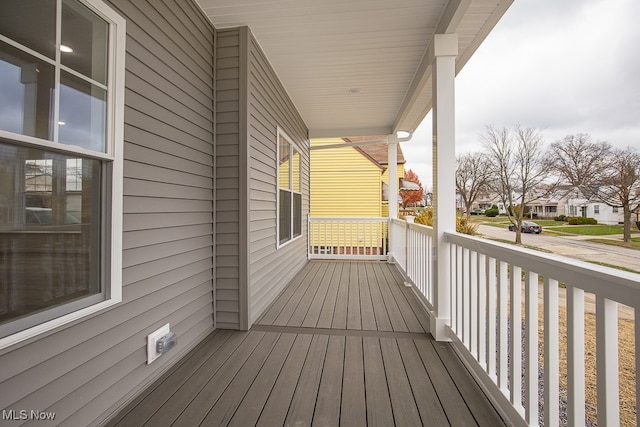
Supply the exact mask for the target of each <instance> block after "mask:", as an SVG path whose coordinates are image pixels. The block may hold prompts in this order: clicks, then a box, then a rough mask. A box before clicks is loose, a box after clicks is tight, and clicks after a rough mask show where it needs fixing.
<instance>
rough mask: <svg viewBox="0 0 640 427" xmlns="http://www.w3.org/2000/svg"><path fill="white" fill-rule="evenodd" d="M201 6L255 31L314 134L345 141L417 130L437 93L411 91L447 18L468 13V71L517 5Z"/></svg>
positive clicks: (288, 1)
mask: <svg viewBox="0 0 640 427" xmlns="http://www.w3.org/2000/svg"><path fill="white" fill-rule="evenodd" d="M197 1H198V4H199V5H200V7H201V8H202V9H203V10H204V12H205V13H206V14H207V16H209V18H210V19H211V21H212V22H213V25H214V26H215V27H216V28H219V29H222V28H230V27H238V26H244V25H247V26H249V27H250V28H251V31H252V33H253V34H254V36H255V38H256V40H257V41H258V43H259V44H260V46H261V47H262V49H263V50H264V52H265V54H266V56H267V57H268V59H269V61H270V62H271V65H272V66H273V68H274V69H275V70H276V73H277V75H278V77H279V78H280V80H281V81H282V83H283V84H284V86H285V88H286V90H287V92H288V93H289V96H290V97H291V98H292V100H293V102H294V103H295V105H296V107H297V108H298V110H299V111H300V114H301V115H302V117H303V118H304V120H305V122H306V124H307V126H308V127H309V129H310V133H311V135H312V136H326V137H342V136H357V135H361V134H379V133H381V132H382V133H391V132H393V131H395V130H397V129H394V127H396V128H402V129H403V130H409V131H412V130H414V129H415V127H416V126H417V125H418V124H419V123H420V121H421V120H422V118H424V116H425V115H426V113H427V112H428V111H429V109H430V108H431V87H430V84H429V85H423V87H421V88H420V93H419V94H416V95H417V96H410V95H411V94H408V91H409V88H410V87H411V84H412V82H413V80H414V79H417V78H423V77H424V76H418V75H417V74H418V70H419V69H420V64H421V62H422V60H423V57H424V56H425V53H426V51H427V49H428V47H429V45H430V43H431V40H432V38H433V34H434V32H435V29H436V28H438V27H439V26H440V28H442V25H441V22H440V21H441V20H442V19H443V18H442V17H443V16H446V15H447V14H446V13H445V10H447V8H448V7H449V9H450V8H451V7H457V8H463V9H460V11H461V12H463V17H462V19H461V20H460V24H459V28H458V29H457V32H458V33H459V40H460V55H459V58H460V59H461V61H460V62H461V64H460V67H461V65H463V64H464V62H466V60H468V56H470V54H471V53H472V52H471V51H470V50H475V49H476V48H477V46H478V45H479V44H480V42H481V41H482V39H483V38H484V37H485V36H486V34H482V32H483V31H484V30H487V32H488V30H490V29H491V28H492V27H493V25H495V22H497V20H498V19H499V18H500V16H502V14H503V13H504V11H505V10H506V8H507V7H508V5H509V4H510V3H511V1H512V0H457V1H451V2H450V1H448V0H439V1H438V0H436V1H431V0H393V1H391V0H197ZM449 3H452V4H451V5H450V4H449ZM456 10H457V9H456ZM498 15H499V16H498ZM487 26H489V27H490V28H487ZM447 27H448V26H447ZM478 35H480V36H481V39H479V40H478ZM465 52H466V54H467V56H466V57H465V56H464V55H465ZM428 72H430V67H429V70H428ZM427 77H428V76H427ZM427 86H428V87H427ZM405 98H411V99H413V101H411V102H405ZM354 132H355V133H356V134H357V135H356V134H354Z"/></svg>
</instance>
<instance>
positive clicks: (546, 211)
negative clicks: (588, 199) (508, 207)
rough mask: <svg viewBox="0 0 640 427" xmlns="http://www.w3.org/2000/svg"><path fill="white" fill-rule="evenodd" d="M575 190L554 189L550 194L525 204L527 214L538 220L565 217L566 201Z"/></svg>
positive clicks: (568, 187)
mask: <svg viewBox="0 0 640 427" xmlns="http://www.w3.org/2000/svg"><path fill="white" fill-rule="evenodd" d="M575 192H576V189H575V188H574V187H573V186H561V187H558V188H556V189H555V190H554V191H552V192H551V193H550V194H546V195H544V196H541V197H540V198H538V199H536V200H534V201H532V202H529V203H527V207H528V208H529V212H531V213H533V214H535V215H537V216H538V217H540V218H552V217H556V216H559V215H567V213H566V201H567V200H568V199H569V198H570V197H571V196H572V195H573V194H575Z"/></svg>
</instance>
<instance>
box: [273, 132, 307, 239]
mask: <svg viewBox="0 0 640 427" xmlns="http://www.w3.org/2000/svg"><path fill="white" fill-rule="evenodd" d="M280 138H284V139H285V140H286V141H287V143H289V146H290V147H291V148H290V150H291V154H290V157H291V159H293V152H294V150H295V151H297V152H298V154H299V155H300V159H302V150H300V148H299V147H298V146H297V145H296V144H295V143H294V142H293V140H292V139H291V137H290V136H289V135H287V133H286V132H285V131H284V130H283V129H281V128H280V127H278V128H277V139H276V248H278V249H279V248H281V247H283V246H286V245H288V244H289V243H291V242H294V241H296V240H298V239H299V238H301V237H302V234H303V233H302V215H301V218H300V234H299V235H297V236H294V235H293V203H294V202H293V195H294V194H299V195H300V196H302V167H300V171H299V173H300V177H299V178H298V179H299V182H300V191H299V192H298V191H293V163H292V162H291V161H290V162H289V164H290V165H291V166H290V167H289V186H290V187H291V188H290V189H289V190H287V191H290V192H291V204H290V205H289V215H290V218H291V222H290V224H289V227H290V233H291V238H290V239H289V240H287V241H286V242H282V243H280Z"/></svg>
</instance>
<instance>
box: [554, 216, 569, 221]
mask: <svg viewBox="0 0 640 427" xmlns="http://www.w3.org/2000/svg"><path fill="white" fill-rule="evenodd" d="M553 220H554V221H562V222H565V221H566V220H567V216H566V215H559V216H555V217H553Z"/></svg>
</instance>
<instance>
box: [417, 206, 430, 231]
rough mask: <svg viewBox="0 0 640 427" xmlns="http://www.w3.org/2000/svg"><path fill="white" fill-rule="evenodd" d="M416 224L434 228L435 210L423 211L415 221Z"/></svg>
mask: <svg viewBox="0 0 640 427" xmlns="http://www.w3.org/2000/svg"><path fill="white" fill-rule="evenodd" d="M413 222H415V223H416V224H422V225H428V226H429V227H433V209H431V208H427V209H422V210H421V211H420V212H419V213H418V215H417V216H416V217H415V218H414V219H413Z"/></svg>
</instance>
